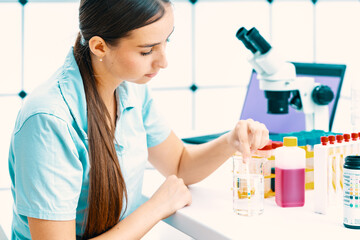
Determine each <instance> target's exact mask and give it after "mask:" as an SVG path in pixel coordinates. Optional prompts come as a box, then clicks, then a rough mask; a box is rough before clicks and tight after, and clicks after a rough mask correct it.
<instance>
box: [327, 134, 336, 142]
mask: <svg viewBox="0 0 360 240" xmlns="http://www.w3.org/2000/svg"><path fill="white" fill-rule="evenodd" d="M328 138H329V142H330V144H334V143H335V139H336V138H335V136H334V135H330V136H329V137H328Z"/></svg>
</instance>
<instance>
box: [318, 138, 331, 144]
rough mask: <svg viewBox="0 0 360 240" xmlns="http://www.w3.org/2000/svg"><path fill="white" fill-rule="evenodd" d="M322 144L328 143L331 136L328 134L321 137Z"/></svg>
mask: <svg viewBox="0 0 360 240" xmlns="http://www.w3.org/2000/svg"><path fill="white" fill-rule="evenodd" d="M320 141H321V144H322V145H326V144H327V143H328V141H329V138H328V137H327V136H323V137H321V138H320Z"/></svg>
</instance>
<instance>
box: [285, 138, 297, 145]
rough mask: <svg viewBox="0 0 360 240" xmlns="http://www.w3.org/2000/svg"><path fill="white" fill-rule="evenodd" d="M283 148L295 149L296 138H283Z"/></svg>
mask: <svg viewBox="0 0 360 240" xmlns="http://www.w3.org/2000/svg"><path fill="white" fill-rule="evenodd" d="M284 146H285V147H296V146H297V137H284Z"/></svg>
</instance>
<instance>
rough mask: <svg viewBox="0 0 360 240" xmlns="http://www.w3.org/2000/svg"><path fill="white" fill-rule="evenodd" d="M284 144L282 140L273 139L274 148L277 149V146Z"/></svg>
mask: <svg viewBox="0 0 360 240" xmlns="http://www.w3.org/2000/svg"><path fill="white" fill-rule="evenodd" d="M282 146H283V142H281V141H273V142H272V148H273V149H276V148H278V147H282Z"/></svg>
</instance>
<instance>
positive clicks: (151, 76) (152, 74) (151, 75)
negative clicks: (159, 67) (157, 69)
mask: <svg viewBox="0 0 360 240" xmlns="http://www.w3.org/2000/svg"><path fill="white" fill-rule="evenodd" d="M156 74H157V73H151V74H145V76H146V77H149V78H153V77H155V76H156Z"/></svg>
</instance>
